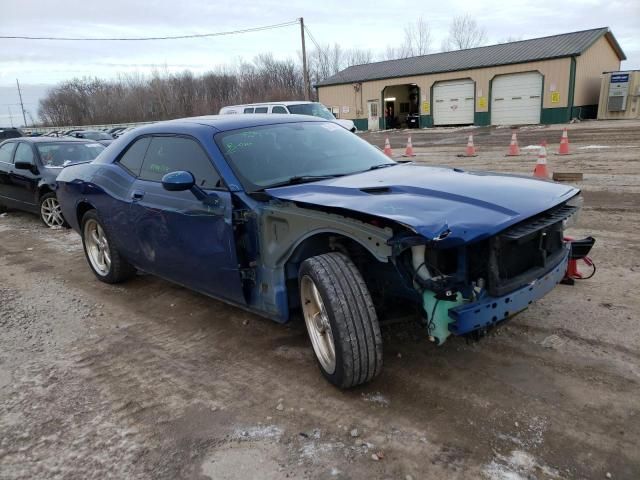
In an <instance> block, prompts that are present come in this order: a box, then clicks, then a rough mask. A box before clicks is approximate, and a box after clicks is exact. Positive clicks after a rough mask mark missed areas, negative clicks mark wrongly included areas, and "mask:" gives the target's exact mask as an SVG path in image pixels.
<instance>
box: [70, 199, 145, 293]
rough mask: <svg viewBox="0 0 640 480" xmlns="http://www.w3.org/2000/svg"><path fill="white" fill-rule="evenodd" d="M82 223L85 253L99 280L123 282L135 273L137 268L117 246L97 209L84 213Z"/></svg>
mask: <svg viewBox="0 0 640 480" xmlns="http://www.w3.org/2000/svg"><path fill="white" fill-rule="evenodd" d="M81 225H82V230H81V231H82V246H83V247H84V254H85V256H86V257H87V262H88V263H89V266H90V267H91V270H93V273H94V274H95V276H96V277H97V278H98V280H100V281H101V282H105V283H121V282H124V281H126V280H128V279H129V278H131V277H133V276H134V275H135V273H136V270H135V268H134V267H133V266H132V265H131V264H130V263H129V262H127V261H126V260H125V259H124V258H123V257H122V256H121V255H120V253H119V252H118V250H117V249H116V248H115V245H114V244H113V242H112V241H111V238H110V236H109V234H108V233H107V231H106V230H105V229H104V227H103V226H102V223H101V222H100V219H99V218H98V214H97V213H96V211H95V210H89V211H88V212H87V213H85V214H84V216H83V217H82V222H81Z"/></svg>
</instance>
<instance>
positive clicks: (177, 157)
mask: <svg viewBox="0 0 640 480" xmlns="http://www.w3.org/2000/svg"><path fill="white" fill-rule="evenodd" d="M177 170H187V171H189V172H191V173H193V176H194V177H195V179H196V184H197V185H198V186H200V187H201V188H205V189H207V188H209V189H211V188H216V187H220V186H221V185H222V182H221V181H220V176H219V175H218V174H217V173H216V171H215V169H214V168H213V165H212V164H211V160H209V157H208V156H207V154H206V153H205V151H204V150H203V149H202V147H200V145H198V143H197V142H196V141H194V140H191V139H189V138H184V137H153V139H152V140H151V143H150V144H149V148H148V150H147V154H146V155H145V157H144V163H143V165H142V171H141V172H140V178H141V179H143V180H151V181H153V182H159V181H161V180H162V177H163V176H164V175H166V174H167V173H169V172H175V171H177Z"/></svg>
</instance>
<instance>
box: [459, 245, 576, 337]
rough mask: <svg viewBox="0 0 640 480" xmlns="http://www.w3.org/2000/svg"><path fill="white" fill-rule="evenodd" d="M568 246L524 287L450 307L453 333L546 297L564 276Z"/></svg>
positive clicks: (492, 322)
mask: <svg viewBox="0 0 640 480" xmlns="http://www.w3.org/2000/svg"><path fill="white" fill-rule="evenodd" d="M569 250H570V248H569V244H567V245H566V246H565V254H564V255H563V257H562V260H560V262H559V263H557V264H556V265H553V266H551V267H550V268H549V269H548V270H547V272H546V273H545V274H544V275H542V276H541V277H540V278H538V279H537V280H534V281H533V282H531V283H529V284H528V285H525V286H524V287H521V288H519V289H517V290H514V291H513V292H510V293H508V294H507V295H503V296H502V297H490V296H485V297H483V298H481V299H479V300H477V301H475V302H473V303H466V304H464V305H461V306H459V307H455V308H451V309H449V317H451V318H452V319H453V320H454V321H453V322H452V323H450V324H449V330H450V331H451V333H453V334H455V335H464V334H466V333H469V332H473V331H475V330H479V329H482V328H486V327H489V326H492V325H495V324H496V323H498V322H500V321H502V320H505V319H507V318H509V317H511V316H513V315H515V314H516V313H519V312H521V311H522V310H525V309H526V308H527V307H528V306H529V305H531V303H532V302H534V301H535V300H538V299H540V298H542V297H544V296H545V295H546V294H547V293H549V292H550V291H551V290H553V288H554V287H555V286H556V285H557V284H558V283H560V280H562V279H563V278H564V274H565V272H566V271H567V262H568V261H569Z"/></svg>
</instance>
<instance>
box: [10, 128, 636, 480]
mask: <svg viewBox="0 0 640 480" xmlns="http://www.w3.org/2000/svg"><path fill="white" fill-rule="evenodd" d="M569 127H570V130H569V136H570V141H571V147H572V149H573V151H574V152H576V153H575V154H574V155H572V156H569V157H557V156H550V158H549V164H550V167H551V169H552V170H561V171H581V172H583V173H584V181H583V182H581V183H580V187H581V188H583V189H584V192H585V199H586V207H585V209H584V211H583V215H582V217H581V220H580V223H579V228H577V229H575V230H574V231H573V234H574V235H575V236H576V237H580V236H585V235H587V234H593V235H594V236H595V237H596V238H597V243H596V246H595V249H594V251H593V257H594V259H595V261H596V262H597V265H598V273H597V275H596V276H595V278H593V279H592V280H587V281H583V282H581V283H578V284H577V285H576V286H574V287H570V286H559V287H558V288H556V289H555V290H554V291H553V292H552V293H551V294H549V295H548V296H547V297H545V298H544V299H543V300H542V301H539V302H537V303H536V304H534V305H533V306H532V307H531V308H530V309H529V310H528V311H526V312H524V313H522V314H520V315H519V316H518V317H516V318H514V319H512V320H511V321H510V322H509V323H508V324H506V325H505V326H503V327H502V328H500V329H498V330H496V331H494V332H492V333H491V334H490V335H489V336H488V337H486V338H484V339H483V340H482V341H481V342H479V343H467V342H465V340H463V339H457V338H451V339H449V341H448V342H447V343H446V344H445V345H444V346H442V347H435V346H433V345H432V344H430V343H429V342H427V341H426V339H425V337H424V335H423V334H422V333H421V332H420V331H419V330H417V329H414V328H412V327H411V326H406V325H402V326H396V327H389V328H387V329H385V331H384V340H385V367H384V371H383V373H382V375H381V376H380V377H379V378H378V379H376V380H375V381H374V382H373V383H372V384H370V385H367V386H365V387H361V388H357V389H353V390H350V391H347V392H342V391H339V390H336V389H335V388H333V387H332V386H330V385H329V384H328V383H327V382H325V381H324V380H323V378H322V376H321V375H320V373H319V371H318V370H317V367H316V365H315V364H314V359H313V354H312V351H311V348H310V346H309V342H308V340H307V337H306V332H305V330H304V326H303V325H302V324H300V323H294V324H290V325H288V326H282V325H277V324H275V323H272V322H270V321H268V320H264V319H261V318H259V317H257V316H254V315H251V314H248V313H245V312H242V311H240V310H238V309H236V308H233V307H229V306H227V305H225V304H223V303H220V302H218V301H215V300H212V299H209V298H206V297H204V296H201V295H198V294H195V293H192V292H189V291H187V290H184V289H182V288H180V287H177V286H174V285H172V284H170V283H167V282H165V281H162V280H159V279H157V278H154V277H151V276H146V275H139V276H138V277H137V278H136V279H134V280H133V281H131V282H129V283H127V284H124V285H120V286H108V285H105V284H102V283H100V282H98V281H97V280H95V279H94V277H93V275H92V273H91V272H90V270H89V268H88V266H87V265H86V263H85V259H84V256H83V252H82V248H81V244H80V239H79V237H78V235H77V234H75V233H74V232H70V231H66V230H57V231H48V230H46V229H45V228H44V227H41V226H40V224H39V223H38V220H37V219H36V218H35V217H33V216H31V215H28V214H22V213H18V212H9V213H8V214H7V215H5V216H2V217H0V332H1V333H0V478H1V479H18V478H20V479H41V478H60V479H62V478H64V479H85V478H116V479H123V478H132V479H136V478H145V479H177V478H190V479H191V478H193V479H207V478H211V479H231V478H242V479H246V478H264V479H279V478H336V479H359V478H382V479H386V478H389V479H409V478H413V479H422V478H425V479H443V478H447V479H449V478H453V479H463V478H464V479H477V478H488V479H529V478H552V479H555V478H614V479H638V478H640V353H639V351H640V324H639V319H640V315H639V314H640V300H639V296H638V291H639V290H640V260H639V256H640V247H639V245H640V230H639V229H638V224H639V222H640V122H607V123H600V122H598V123H596V122H583V123H581V124H576V125H570V126H569ZM469 132H473V133H474V134H475V140H476V146H477V147H478V151H479V156H478V157H476V158H458V157H457V156H456V155H457V154H458V153H462V152H463V150H464V146H465V144H466V136H467V135H468V134H469ZM411 134H412V136H413V143H414V146H415V147H416V149H417V151H418V156H417V157H416V161H418V162H425V163H429V164H448V165H453V166H457V167H462V168H467V169H493V170H498V171H505V172H519V173H526V174H529V173H530V172H531V171H532V170H533V168H534V164H535V155H534V154H530V155H526V156H522V157H518V158H506V157H504V153H506V149H507V146H508V143H509V136H510V131H509V130H508V129H492V128H476V129H439V130H431V131H420V132H416V131H412V132H411ZM385 135H387V133H385V132H383V133H375V134H364V135H363V136H364V137H365V138H367V139H368V140H369V141H371V142H373V143H375V144H378V145H382V144H383V142H384V137H385ZM406 135H407V132H392V134H391V135H390V136H391V141H392V144H393V146H394V148H395V149H396V153H400V148H399V147H400V146H401V145H402V147H404V145H403V143H404V141H405V140H406ZM559 137H560V130H559V127H532V128H526V129H522V130H521V131H520V132H519V139H520V145H521V146H522V147H527V146H528V145H532V144H534V143H537V142H539V141H541V140H542V139H543V138H546V139H547V140H548V141H549V143H550V149H551V150H554V149H555V148H557V143H558V141H559ZM605 147H606V148H605ZM525 151H529V152H533V149H528V150H525ZM374 454H375V455H376V456H375V457H374V456H373V455H374Z"/></svg>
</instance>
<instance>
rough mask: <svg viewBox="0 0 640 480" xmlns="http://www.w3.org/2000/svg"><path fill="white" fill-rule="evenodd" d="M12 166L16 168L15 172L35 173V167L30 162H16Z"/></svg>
mask: <svg viewBox="0 0 640 480" xmlns="http://www.w3.org/2000/svg"><path fill="white" fill-rule="evenodd" d="M14 166H15V167H16V169H17V170H29V171H30V172H32V173H36V172H37V170H36V166H35V165H34V164H33V163H31V162H21V161H17V162H16V163H14Z"/></svg>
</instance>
